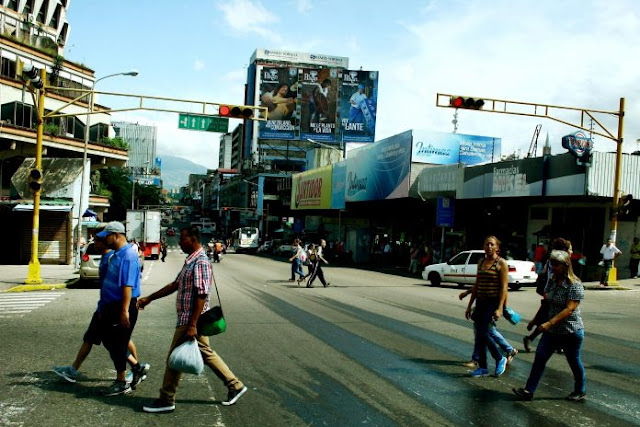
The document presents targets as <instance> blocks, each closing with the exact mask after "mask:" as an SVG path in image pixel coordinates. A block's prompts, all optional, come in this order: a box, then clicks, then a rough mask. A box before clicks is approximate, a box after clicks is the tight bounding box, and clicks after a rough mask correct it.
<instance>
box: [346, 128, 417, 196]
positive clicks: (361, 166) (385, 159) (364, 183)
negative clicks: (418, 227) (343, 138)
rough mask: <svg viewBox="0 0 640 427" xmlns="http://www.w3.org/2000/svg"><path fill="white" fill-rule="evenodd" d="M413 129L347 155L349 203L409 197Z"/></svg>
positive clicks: (347, 192) (347, 193)
mask: <svg viewBox="0 0 640 427" xmlns="http://www.w3.org/2000/svg"><path fill="white" fill-rule="evenodd" d="M410 169H411V131H406V132H404V133H401V134H398V135H394V136H391V137H389V138H386V139H383V140H381V141H378V142H376V143H374V144H371V145H368V146H364V147H361V148H359V149H358V150H357V153H356V154H355V155H354V156H353V157H349V158H347V178H346V189H345V199H346V201H347V202H362V201H368V200H383V199H395V198H401V197H408V196H409V171H410Z"/></svg>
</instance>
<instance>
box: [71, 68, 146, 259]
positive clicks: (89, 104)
mask: <svg viewBox="0 0 640 427" xmlns="http://www.w3.org/2000/svg"><path fill="white" fill-rule="evenodd" d="M137 75H138V72H137V71H135V70H132V71H126V72H122V73H114V74H109V75H106V76H104V77H100V78H99V79H97V80H96V81H94V82H93V87H92V89H91V92H89V101H88V102H87V123H86V124H85V128H84V149H83V152H82V178H81V181H80V203H79V204H78V225H77V228H76V247H77V250H76V251H75V254H76V266H79V265H80V237H81V235H82V215H83V214H84V211H83V209H82V208H83V206H82V199H83V197H84V189H85V187H86V185H87V183H86V181H87V179H86V178H85V175H86V167H87V157H88V153H87V151H88V149H89V128H90V126H91V112H92V111H93V102H94V97H93V93H94V90H95V88H96V84H98V82H99V81H100V80H104V79H108V78H109V77H116V76H131V77H135V76H137ZM87 207H89V201H88V199H87Z"/></svg>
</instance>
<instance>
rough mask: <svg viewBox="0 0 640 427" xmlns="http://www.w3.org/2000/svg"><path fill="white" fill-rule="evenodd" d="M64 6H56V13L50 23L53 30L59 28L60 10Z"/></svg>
mask: <svg viewBox="0 0 640 427" xmlns="http://www.w3.org/2000/svg"><path fill="white" fill-rule="evenodd" d="M61 8H62V6H60V5H58V6H56V11H55V12H54V13H53V16H52V17H51V22H49V26H50V27H53V28H56V29H57V28H58V23H59V22H60V10H61Z"/></svg>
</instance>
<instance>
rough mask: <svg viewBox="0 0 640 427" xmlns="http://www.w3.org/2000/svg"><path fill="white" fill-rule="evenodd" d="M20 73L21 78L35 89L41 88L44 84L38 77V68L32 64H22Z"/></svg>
mask: <svg viewBox="0 0 640 427" xmlns="http://www.w3.org/2000/svg"><path fill="white" fill-rule="evenodd" d="M18 71H20V70H18ZM20 75H21V76H22V80H24V81H25V82H29V83H31V86H33V87H34V88H36V89H42V87H43V86H44V82H43V81H42V79H41V78H40V70H38V69H37V68H36V67H34V66H33V65H32V64H23V65H22V72H21V73H20Z"/></svg>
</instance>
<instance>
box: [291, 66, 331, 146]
mask: <svg viewBox="0 0 640 427" xmlns="http://www.w3.org/2000/svg"><path fill="white" fill-rule="evenodd" d="M298 76H299V79H300V80H299V82H300V86H299V87H300V91H301V96H300V97H299V98H298V109H299V111H300V114H299V117H300V139H307V138H309V139H313V140H315V141H322V142H333V141H335V140H336V100H337V98H338V70H337V69H335V68H333V69H330V68H323V69H320V70H317V69H311V68H301V69H299V70H298Z"/></svg>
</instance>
